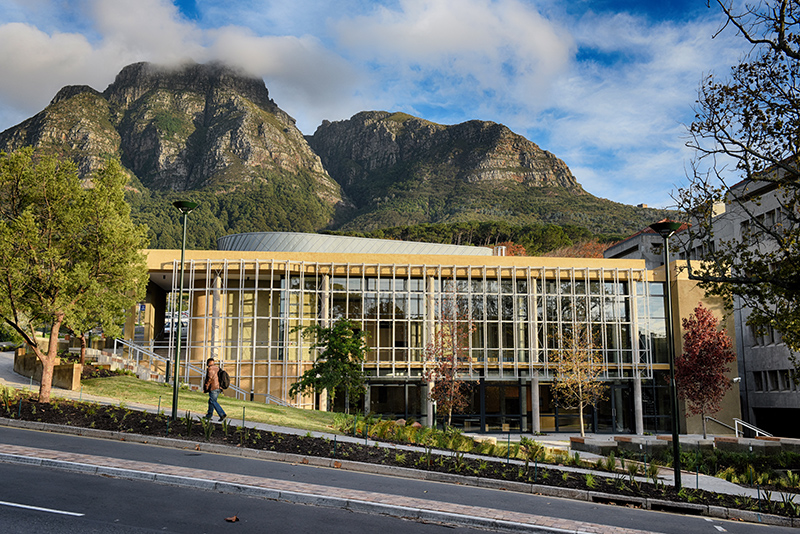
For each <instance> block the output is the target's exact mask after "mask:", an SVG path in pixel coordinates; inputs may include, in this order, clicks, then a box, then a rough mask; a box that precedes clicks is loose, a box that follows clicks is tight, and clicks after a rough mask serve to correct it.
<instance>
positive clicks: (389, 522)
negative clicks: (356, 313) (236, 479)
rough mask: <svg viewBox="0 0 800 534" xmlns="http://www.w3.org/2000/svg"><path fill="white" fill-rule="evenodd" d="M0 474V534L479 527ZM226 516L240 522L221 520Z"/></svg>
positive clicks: (19, 472)
mask: <svg viewBox="0 0 800 534" xmlns="http://www.w3.org/2000/svg"><path fill="white" fill-rule="evenodd" d="M0 479H2V480H3V481H4V483H3V484H2V488H0V500H2V501H3V503H2V504H0V531H2V532H4V533H7V534H16V533H19V534H23V533H24V534H30V533H37V534H39V533H59V534H61V533H75V534H87V533H107V532H112V533H145V532H175V533H187V534H199V533H209V534H211V533H214V534H217V533H224V532H236V533H263V532H269V533H284V532H286V533H303V532H308V533H312V532H313V533H320V532H324V533H326V534H349V533H368V532H369V533H375V532H380V533H382V534H404V533H408V532H419V533H424V534H441V533H444V532H453V531H456V532H465V533H466V532H478V531H473V530H469V529H466V528H459V529H453V528H450V527H446V526H442V525H433V524H421V523H412V522H409V521H405V520H403V519H396V518H391V517H386V516H379V515H371V514H357V513H352V512H348V511H345V510H339V509H333V508H324V507H317V506H304V505H300V504H288V503H284V502H276V501H270V500H267V499H257V498H252V497H243V496H239V495H226V494H221V493H214V492H210V491H203V490H195V489H190V488H177V487H170V486H162V485H159V484H152V483H147V482H139V481H135V480H117V479H113V478H107V477H98V476H91V475H81V474H76V473H69V472H64V471H57V470H50V471H48V472H47V473H46V474H45V473H43V472H42V469H41V468H37V467H30V466H18V465H8V464H5V465H3V464H0ZM11 481H13V482H11ZM9 482H11V483H9ZM18 504H21V505H26V506H35V507H38V508H45V509H46V510H41V509H40V510H34V509H27V508H21V507H19V506H17V505H18ZM68 513H69V514H83V515H79V516H75V515H67V514H68ZM232 516H237V517H238V518H239V519H240V521H238V522H236V523H231V522H227V521H226V520H225V518H226V517H232Z"/></svg>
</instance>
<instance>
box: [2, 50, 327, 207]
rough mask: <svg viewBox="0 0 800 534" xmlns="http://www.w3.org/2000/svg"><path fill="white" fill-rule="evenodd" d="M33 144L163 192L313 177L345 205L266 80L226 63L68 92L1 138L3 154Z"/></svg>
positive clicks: (138, 70) (131, 75) (143, 71)
mask: <svg viewBox="0 0 800 534" xmlns="http://www.w3.org/2000/svg"><path fill="white" fill-rule="evenodd" d="M23 145H33V146H35V147H37V148H42V149H45V150H50V151H56V152H58V153H61V154H64V155H67V156H70V157H72V158H73V159H75V160H76V161H77V162H78V164H79V166H80V169H81V171H82V172H84V173H88V172H91V171H92V170H93V169H95V168H97V166H98V165H99V164H100V163H101V162H102V159H103V157H105V156H107V155H116V156H118V157H119V158H120V159H121V161H122V162H123V164H124V165H125V166H126V167H127V168H128V169H129V170H130V171H131V172H132V173H133V174H134V175H135V176H136V177H138V179H139V180H140V181H141V183H142V184H144V186H146V187H148V188H150V189H153V190H173V191H182V190H190V189H200V188H211V189H226V190H230V189H232V188H236V187H237V186H238V185H240V184H242V183H248V182H258V181H259V180H266V179H267V176H268V175H269V173H282V174H297V173H306V174H310V175H312V176H313V177H314V178H315V181H316V183H317V185H318V191H317V194H318V195H320V196H322V197H325V199H326V200H327V201H328V202H329V203H331V204H336V203H338V202H341V200H342V199H341V194H340V191H339V187H338V185H336V183H335V182H334V181H333V180H331V178H330V177H329V176H328V174H327V172H325V169H324V168H323V166H322V163H321V161H320V159H319V157H317V155H316V154H314V152H313V151H312V150H311V149H310V147H309V146H308V144H307V143H306V141H305V139H304V138H303V135H302V134H301V133H300V131H299V130H298V129H297V127H296V126H295V121H294V119H292V117H290V116H289V115H288V114H287V113H285V112H284V111H282V110H281V109H280V108H278V106H277V105H276V104H275V103H274V102H273V101H272V100H271V99H270V98H269V93H268V91H267V88H266V86H265V85H264V82H263V80H261V79H258V78H253V77H249V76H247V75H245V74H243V73H241V72H238V71H235V70H233V69H231V68H229V67H226V66H223V65H218V64H208V65H197V64H189V65H185V66H183V67H180V68H177V69H167V68H164V67H159V66H156V65H152V64H148V63H137V64H134V65H130V66H128V67H125V68H124V69H123V70H122V71H121V72H120V73H119V74H118V75H117V77H116V79H115V80H114V82H113V83H112V84H111V85H109V87H108V88H107V89H106V90H105V91H104V92H102V93H100V92H98V91H95V90H94V89H92V88H90V87H86V86H74V87H66V88H64V89H62V90H61V91H60V92H59V93H58V95H56V97H55V98H54V99H53V101H52V102H51V103H50V105H49V106H48V107H47V108H46V109H45V110H44V111H42V112H41V113H39V114H38V115H36V116H35V117H32V118H31V119H29V120H27V121H25V122H23V123H22V124H20V125H18V126H16V127H14V128H11V129H9V130H6V131H5V132H3V133H2V134H0V148H2V149H3V150H14V149H16V148H19V147H20V146H23Z"/></svg>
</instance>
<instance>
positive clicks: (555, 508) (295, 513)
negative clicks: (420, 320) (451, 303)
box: [0, 427, 797, 534]
mask: <svg viewBox="0 0 800 534" xmlns="http://www.w3.org/2000/svg"><path fill="white" fill-rule="evenodd" d="M0 443H2V444H8V445H19V446H28V447H37V448H41V449H50V450H56V451H63V452H74V453H82V454H88V455H93V456H102V457H109V458H121V459H127V460H135V461H142V462H149V463H153V464H161V465H165V466H179V467H182V468H189V469H194V470H197V471H196V473H197V476H198V477H206V478H211V479H213V478H214V476H215V474H214V472H222V473H237V474H242V475H250V476H256V477H264V478H269V479H275V480H281V481H291V482H294V483H297V484H298V485H300V484H316V485H320V486H324V487H327V488H331V491H334V490H337V489H348V490H362V491H367V492H374V493H376V494H377V493H380V494H388V495H394V496H397V497H398V499H399V498H401V497H412V498H416V499H424V500H427V501H438V502H443V503H452V504H454V505H456V504H458V505H468V506H479V507H484V508H491V509H494V510H504V511H516V512H522V513H526V514H537V515H541V516H547V517H552V518H561V519H566V520H570V521H576V522H578V521H582V522H589V523H593V524H596V525H598V527H601V526H607V527H611V528H600V529H599V530H597V531H598V532H601V531H602V532H605V531H608V532H613V531H614V530H615V528H628V529H636V530H641V531H646V532H658V533H664V534H689V533H700V534H703V533H708V534H714V533H717V532H731V533H741V534H758V533H787V534H788V533H793V534H796V533H797V530H796V529H791V528H782V527H773V526H764V525H757V524H748V523H741V522H732V521H722V520H716V519H714V520H712V519H709V518H703V517H694V516H684V515H677V514H668V513H662V512H652V511H646V510H639V509H629V508H624V507H617V506H608V505H601V504H596V503H587V502H580V501H573V500H566V499H559V498H555V497H544V496H538V495H529V494H519V493H514V492H508V491H499V490H491V489H484V488H476V487H471V486H458V485H452V484H441V483H435V482H429V481H419V480H410V479H404V478H393V477H384V476H378V475H371V474H364V473H354V472H349V471H344V470H339V469H326V468H318V467H310V466H306V465H295V464H290V463H282V462H271V461H264V460H254V459H246V458H240V457H235V456H227V455H221V454H210V453H201V452H197V451H195V450H193V449H188V450H181V449H170V448H162V447H155V446H151V445H146V444H137V443H129V442H119V441H108V440H100V439H92V438H85V437H78V436H70V435H61V434H53V433H47V432H37V431H30V430H20V429H12V428H8V427H0ZM0 480H2V483H1V484H0V501H4V502H8V503H18V504H25V505H30V506H38V507H43V508H53V509H57V510H63V511H68V512H75V513H82V514H85V515H83V516H80V517H76V516H62V515H60V514H56V513H52V512H41V511H34V510H28V509H22V508H15V507H11V506H8V505H2V506H0V531H2V532H73V531H74V532H78V531H79V529H80V532H105V531H112V532H117V531H118V532H148V531H159V532H193V533H197V532H211V531H218V530H219V529H228V528H233V527H236V528H238V529H239V530H238V531H239V532H250V531H252V532H289V531H291V532H312V531H313V532H320V531H325V532H326V533H327V532H339V530H338V529H340V528H341V529H342V530H341V531H342V532H345V531H346V532H361V531H367V529H368V530H369V531H370V532H375V531H376V529H380V532H382V533H387V534H388V533H391V532H444V530H441V529H443V528H444V527H441V526H439V525H429V524H425V525H423V524H420V523H412V522H409V521H406V520H402V519H393V518H388V517H383V516H376V515H369V514H360V513H352V512H349V511H345V510H340V509H331V508H324V507H318V506H309V505H301V504H290V503H285V502H277V501H271V500H267V499H263V498H252V497H243V496H241V495H229V494H222V493H215V492H210V491H203V490H197V489H190V488H176V487H171V486H164V485H160V484H156V483H152V482H142V481H129V480H120V479H114V478H109V477H102V476H95V475H85V474H78V473H69V472H63V471H58V470H52V469H48V468H44V467H34V466H20V465H15V464H4V463H0ZM233 515H237V516H238V517H239V518H240V519H241V521H240V522H238V523H235V524H233V523H227V522H225V521H224V518H225V517H230V516H233ZM112 527H113V528H114V529H119V530H111V529H112ZM20 528H22V529H21V530H20ZM92 529H95V530H92ZM104 529H105V530H104ZM247 529H253V530H247ZM458 530H459V531H462V532H468V531H469V530H466V529H458ZM447 531H449V532H452V529H450V528H448V530H447Z"/></svg>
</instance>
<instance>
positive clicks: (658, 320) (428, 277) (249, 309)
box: [139, 233, 739, 433]
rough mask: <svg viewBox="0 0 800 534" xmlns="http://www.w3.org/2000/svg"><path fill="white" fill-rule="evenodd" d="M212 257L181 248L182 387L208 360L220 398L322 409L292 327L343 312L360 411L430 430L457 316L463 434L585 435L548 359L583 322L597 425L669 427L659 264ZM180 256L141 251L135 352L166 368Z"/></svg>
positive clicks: (253, 244) (366, 247)
mask: <svg viewBox="0 0 800 534" xmlns="http://www.w3.org/2000/svg"><path fill="white" fill-rule="evenodd" d="M219 248H220V250H216V251H211V250H208V251H187V253H186V267H185V268H186V277H185V278H186V282H185V284H186V287H184V294H186V295H188V300H187V302H188V305H189V322H188V332H187V338H186V342H185V343H182V349H183V350H182V354H181V355H180V361H181V365H180V368H179V373H180V377H181V379H182V380H183V381H184V382H186V383H189V384H199V383H200V380H201V376H202V362H204V361H205V360H206V359H207V358H209V357H214V358H215V359H216V360H219V361H221V362H222V363H223V365H224V367H225V369H226V370H227V371H228V372H229V373H230V375H231V377H232V381H233V384H234V386H235V388H232V389H231V390H228V391H227V392H226V394H236V395H239V396H242V397H244V398H250V399H251V400H254V401H259V402H264V401H269V402H285V403H288V404H291V405H294V406H299V407H304V408H314V407H317V406H319V399H315V398H313V397H300V396H295V397H290V396H289V394H288V391H289V388H290V386H291V384H292V383H294V382H296V381H297V380H298V379H299V377H300V375H302V373H303V372H304V371H305V370H306V369H308V368H309V366H310V364H311V362H313V361H314V358H315V354H312V352H311V350H310V347H309V342H308V341H307V340H305V339H303V338H302V336H300V334H299V333H298V332H297V330H296V328H297V327H301V326H307V325H309V324H314V323H318V324H323V325H324V324H330V323H331V322H332V321H335V320H336V319H337V318H340V317H346V318H348V319H351V320H353V321H355V322H357V323H358V324H360V325H361V328H362V329H363V330H364V331H365V332H366V333H367V341H368V344H369V347H370V349H369V353H368V357H367V361H366V363H365V365H364V372H365V374H366V375H367V378H368V392H367V395H366V397H365V399H364V401H363V402H364V406H363V410H364V411H365V412H371V413H373V414H376V415H382V416H387V417H402V418H405V419H415V420H418V421H421V422H425V423H428V424H430V423H431V416H432V415H433V407H432V406H431V404H430V402H429V400H428V394H427V392H428V387H429V384H428V383H427V382H426V381H425V379H424V378H423V375H424V371H425V369H426V366H427V365H429V364H428V363H427V362H426V359H425V347H426V345H427V343H428V342H429V341H430V340H431V339H432V334H433V332H435V331H436V329H437V328H439V327H440V326H441V324H442V321H443V317H444V316H445V315H446V314H447V313H451V315H454V316H455V317H456V320H458V321H464V322H468V323H469V324H470V325H471V326H472V329H473V332H472V335H471V338H470V340H469V347H468V348H469V358H468V361H465V362H463V367H462V369H463V372H462V374H463V377H464V379H465V380H467V381H468V382H469V383H470V385H471V387H472V397H471V403H470V406H469V408H468V409H467V410H466V412H465V413H463V414H455V415H454V416H453V423H454V425H455V426H458V427H460V428H463V429H466V430H472V431H483V432H502V431H514V432H535V431H541V432H553V431H577V430H578V429H579V427H578V417H577V410H576V409H571V408H568V407H565V406H559V404H558V401H557V399H556V398H555V397H554V396H553V394H552V393H551V390H550V383H551V382H552V379H553V365H552V363H551V362H552V361H553V359H554V357H555V355H556V351H557V349H558V340H559V339H560V337H561V334H562V333H563V332H565V331H572V330H574V329H575V328H581V327H585V328H586V329H587V331H589V332H591V335H592V342H593V344H594V347H595V350H596V351H597V352H598V353H599V354H600V355H601V356H602V358H603V362H604V363H603V374H602V379H603V380H604V381H606V382H607V383H608V385H609V389H608V394H607V397H606V399H605V400H603V401H601V402H600V403H599V404H598V406H597V407H596V408H595V409H594V410H593V411H592V413H591V417H590V421H589V425H588V429H589V430H590V431H594V432H608V433H612V432H614V433H619V432H629V433H643V432H659V433H662V432H668V431H669V430H670V413H669V390H668V381H667V380H666V378H665V377H666V376H668V369H669V365H668V363H669V360H668V355H667V354H666V327H665V313H666V307H665V302H664V287H663V286H664V282H663V280H664V271H663V267H661V268H660V269H655V270H652V269H648V268H647V266H646V265H645V262H644V261H643V260H640V259H638V260H611V259H608V260H598V259H574V258H570V259H565V258H534V257H518V256H517V257H504V256H496V255H493V251H492V249H488V248H481V247H464V246H454V245H439V244H429V243H410V242H401V241H390V240H377V239H363V238H351V237H343V236H326V235H316V234H297V233H256V234H240V235H234V236H226V237H225V238H222V239H220V240H219ZM179 258H180V251H174V250H150V251H148V264H149V268H150V279H151V283H150V286H149V290H148V299H147V303H146V308H147V310H146V312H145V314H144V316H145V318H146V319H145V330H144V338H143V339H142V340H140V341H139V343H141V344H142V345H143V346H150V347H152V348H154V349H156V352H159V351H160V352H161V353H162V354H163V355H165V356H167V357H171V356H172V352H171V351H172V350H173V348H172V347H174V346H175V344H174V339H172V336H174V334H172V333H169V334H167V335H166V336H165V334H164V317H165V314H166V311H167V305H166V303H167V301H168V296H169V295H170V294H171V293H173V292H177V291H178V289H179V288H178V287H177V283H178V280H179V279H180V276H179V273H180V265H179V264H180V261H179ZM673 280H675V281H674V284H675V286H676V287H675V288H673V296H674V297H673V304H674V309H673V314H674V315H675V317H682V316H687V315H688V313H689V312H687V311H686V310H691V309H693V308H694V306H696V304H697V302H698V301H700V300H703V295H702V293H701V292H700V291H699V290H698V289H697V287H696V286H695V285H694V284H693V283H692V282H690V281H689V280H688V279H686V277H685V276H683V277H681V276H678V277H676V278H673ZM706 304H707V305H708V306H709V307H712V308H713V307H714V303H713V302H711V303H708V302H706ZM717 307H718V306H717ZM453 310H457V313H452V312H453ZM676 324H677V325H679V324H680V322H679V321H677V322H676ZM678 337H679V333H677V334H676V340H677V338H678ZM160 340H163V345H159V341H160ZM159 346H160V347H161V348H159ZM737 395H738V393H736V394H734V395H733V398H734V399H735V398H736V396H737ZM725 410H726V412H725V414H724V417H728V418H730V417H734V416H735V417H738V415H739V412H738V402H736V401H734V402H732V403H731V402H728V403H727V404H726V408H725ZM685 424H687V421H686V420H685V421H684V425H685ZM688 424H689V425H690V427H691V425H692V421H691V420H688ZM690 430H691V428H690Z"/></svg>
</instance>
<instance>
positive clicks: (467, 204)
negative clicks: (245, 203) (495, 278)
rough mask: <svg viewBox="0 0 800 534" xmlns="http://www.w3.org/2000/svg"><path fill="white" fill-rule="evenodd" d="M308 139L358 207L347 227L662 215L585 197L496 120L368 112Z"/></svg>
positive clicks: (638, 220) (628, 219)
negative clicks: (443, 120)
mask: <svg viewBox="0 0 800 534" xmlns="http://www.w3.org/2000/svg"><path fill="white" fill-rule="evenodd" d="M308 141H309V144H310V145H311V147H312V148H313V149H314V151H315V152H316V153H317V154H319V156H320V157H321V158H322V163H323V165H324V166H325V168H326V169H327V170H328V172H329V173H330V175H331V176H332V177H333V178H334V179H335V180H336V181H337V182H338V183H339V184H340V185H341V186H342V189H343V190H344V193H345V194H346V195H347V196H348V197H349V198H350V199H351V200H352V201H353V202H354V204H355V206H356V208H357V212H356V214H355V216H354V217H353V218H352V219H351V220H349V221H347V222H346V223H344V224H343V225H342V229H343V230H350V231H371V230H375V229H377V228H384V227H387V226H409V225H416V224H426V223H459V222H465V221H493V220H502V221H505V222H507V223H510V224H516V225H525V224H531V223H537V222H538V223H542V222H544V223H554V224H559V225H563V224H574V225H578V226H583V227H587V228H589V229H590V230H592V231H593V232H595V233H617V234H626V233H633V232H635V231H638V230H639V229H641V228H642V227H643V226H647V224H649V223H650V222H652V221H653V220H659V217H660V218H663V217H664V213H665V212H663V211H660V212H658V214H655V213H654V210H650V209H647V208H635V207H633V206H626V205H624V204H618V203H615V202H611V201H608V200H604V199H600V198H597V197H594V196H593V195H590V194H589V193H587V192H586V191H584V189H583V188H582V187H581V185H580V184H579V183H578V181H577V180H576V179H575V177H574V176H573V175H572V172H570V170H569V168H568V167H567V165H566V164H565V163H564V162H563V161H561V160H560V159H558V158H557V157H556V156H555V155H553V154H551V153H550V152H547V151H545V150H542V149H541V148H540V147H538V146H537V145H536V144H534V143H533V142H531V141H529V140H527V139H525V138H524V137H522V136H521V135H518V134H516V133H514V132H512V131H511V130H510V129H508V128H507V127H506V126H504V125H502V124H497V123H493V122H486V121H477V120H474V121H468V122H465V123H462V124H456V125H453V126H444V125H441V124H436V123H433V122H430V121H426V120H423V119H420V118H417V117H412V116H410V115H406V114H404V113H388V112H385V111H369V112H362V113H358V114H357V115H355V116H353V117H352V118H350V119H349V120H344V121H338V122H328V121H325V122H323V124H322V125H321V126H319V128H317V131H316V132H315V133H314V135H312V136H310V137H308Z"/></svg>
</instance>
